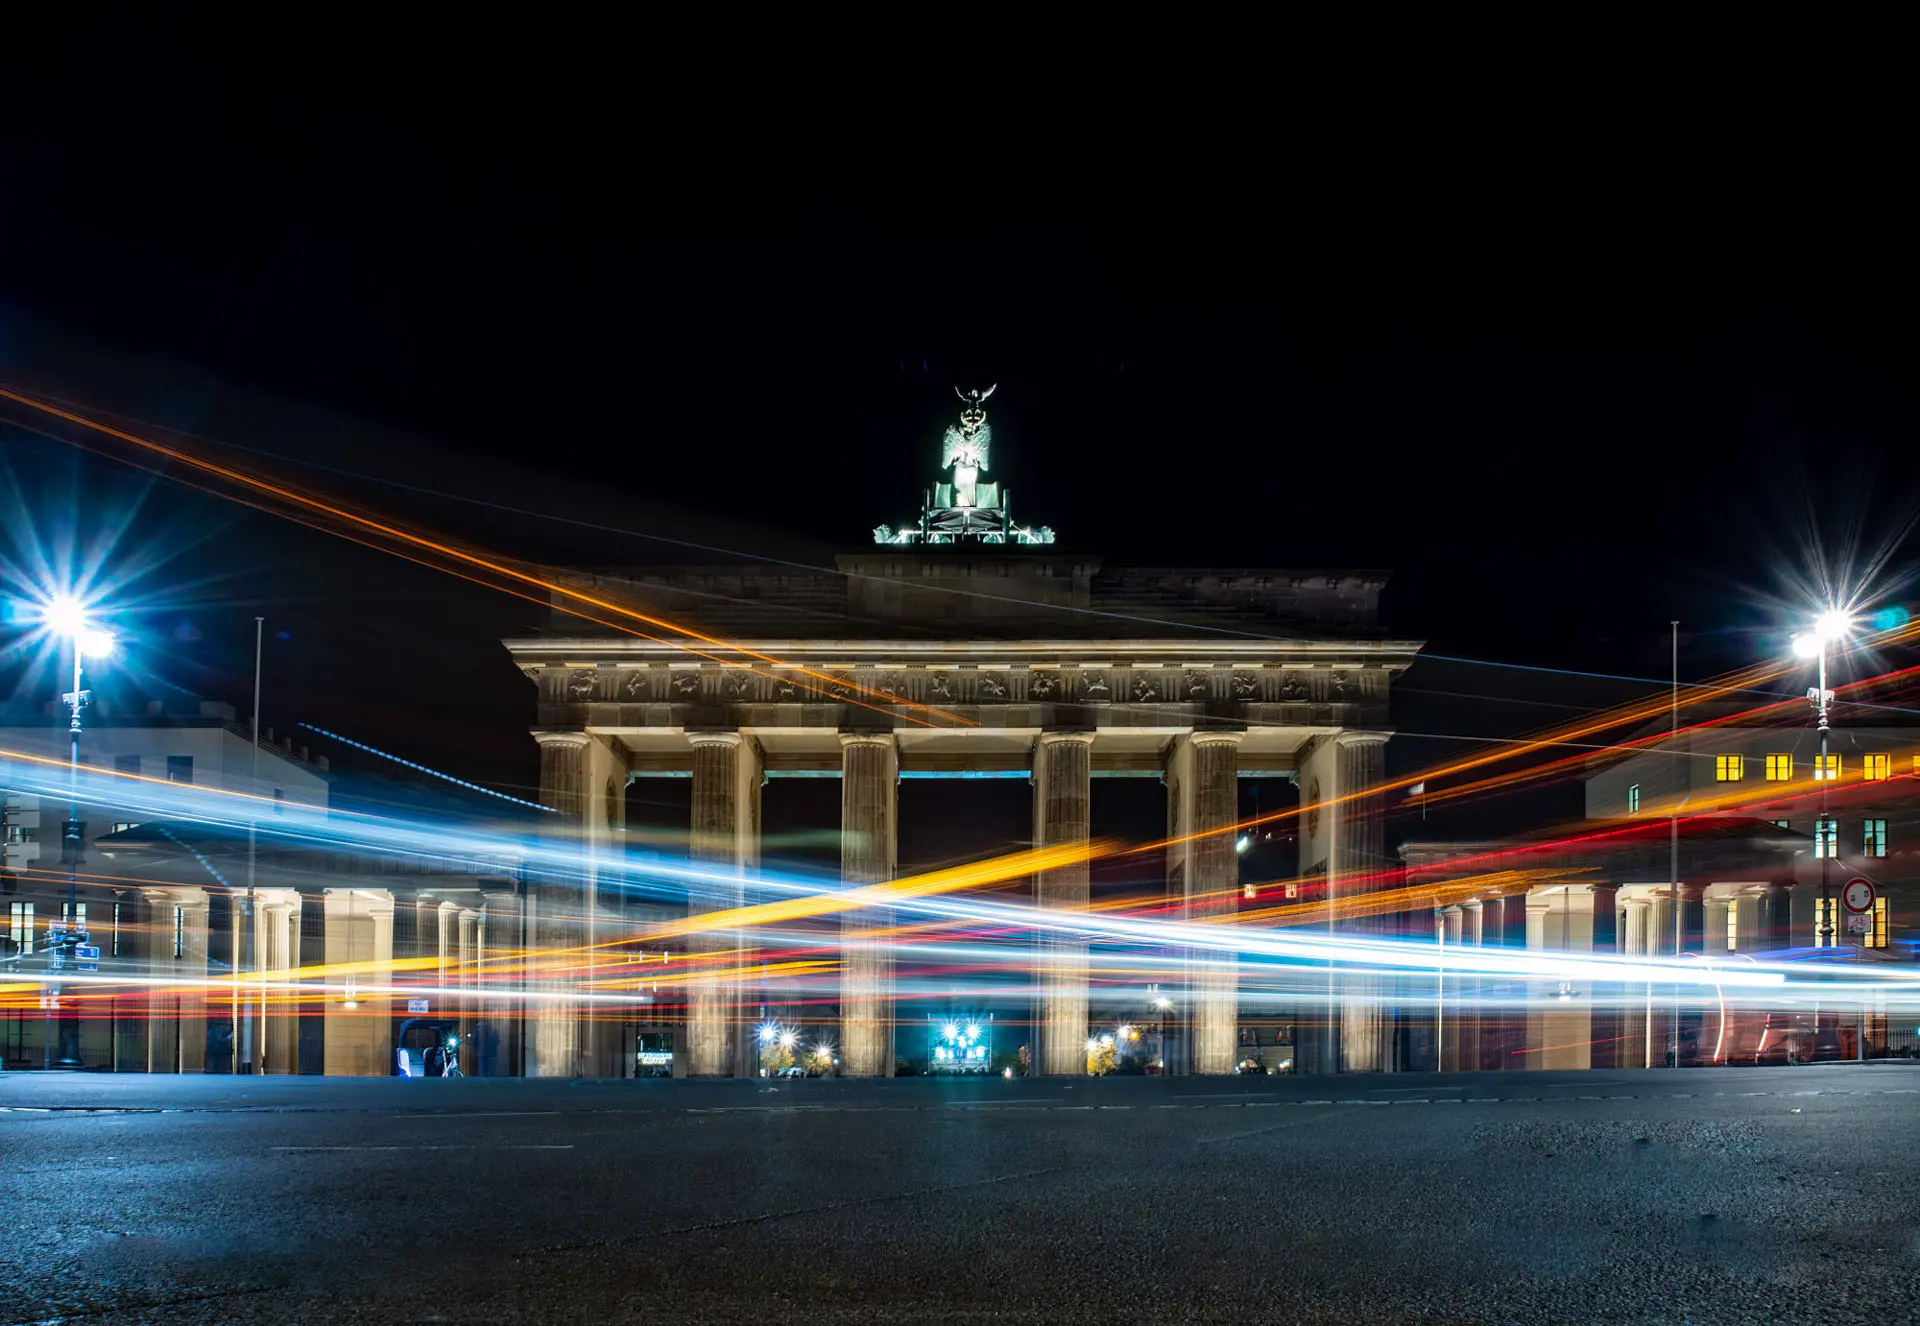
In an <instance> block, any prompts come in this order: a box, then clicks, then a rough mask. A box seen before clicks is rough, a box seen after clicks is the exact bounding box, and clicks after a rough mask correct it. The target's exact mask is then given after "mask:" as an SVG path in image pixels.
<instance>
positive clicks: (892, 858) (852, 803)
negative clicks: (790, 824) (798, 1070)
mask: <svg viewBox="0 0 1920 1326" xmlns="http://www.w3.org/2000/svg"><path fill="white" fill-rule="evenodd" d="M899 781H900V756H899V751H898V749H897V748H896V747H895V745H894V739H893V736H892V734H890V733H864V732H861V733H855V732H843V733H841V734H840V879H841V882H842V883H843V884H845V885H846V886H847V887H848V888H857V887H859V886H860V885H863V884H877V883H880V882H881V881H883V880H889V879H892V878H893V877H894V874H895V873H896V870H897V866H898V853H899V834H898V823H897V821H898V814H897V805H896V798H897V796H898V791H899ZM892 915H893V913H892V912H891V911H890V910H887V909H885V908H876V907H865V908H859V909H857V910H851V911H845V912H842V913H841V914H840V937H841V941H842V943H841V950H840V1071H841V1072H842V1073H843V1074H844V1075H845V1076H847V1077H892V1076H893V1058H894V1050H893V949H892V946H891V945H892V941H891V940H888V939H879V940H876V939H873V938H872V937H871V936H870V933H869V932H871V931H874V930H882V929H885V928H886V927H887V926H888V924H889V923H890V921H891V919H892Z"/></svg>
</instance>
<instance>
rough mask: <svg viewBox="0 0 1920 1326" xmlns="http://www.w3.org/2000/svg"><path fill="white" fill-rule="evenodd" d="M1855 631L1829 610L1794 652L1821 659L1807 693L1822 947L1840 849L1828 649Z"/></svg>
mask: <svg viewBox="0 0 1920 1326" xmlns="http://www.w3.org/2000/svg"><path fill="white" fill-rule="evenodd" d="M1852 629H1853V618H1852V617H1851V616H1849V615H1848V614H1847V613H1845V612H1843V611H1841V610H1840V609H1838V608H1829V609H1827V610H1826V611H1825V612H1822V613H1821V614H1820V615H1819V616H1817V617H1815V618H1814V619H1813V629H1812V630H1810V631H1807V632H1806V633H1805V634H1802V635H1796V636H1794V637H1793V652H1794V654H1795V655H1797V656H1798V657H1800V658H1808V659H1814V660H1817V664H1818V669H1819V671H1818V684H1817V685H1815V686H1814V687H1812V689H1810V690H1808V692H1807V703H1809V704H1811V705H1812V706H1813V712H1814V717H1815V720H1816V726H1817V729H1818V731H1819V733H1820V757H1819V758H1820V762H1819V764H1817V765H1816V766H1814V771H1813V776H1814V779H1815V780H1816V781H1817V782H1819V784H1820V817H1819V818H1818V819H1817V820H1815V821H1814V826H1813V850H1814V854H1815V855H1817V856H1818V857H1819V858H1820V940H1821V947H1823V948H1825V947H1829V946H1831V945H1832V944H1833V943H1834V933H1833V919H1834V918H1833V896H1832V892H1831V887H1830V883H1829V880H1828V873H1829V866H1828V864H1827V863H1828V862H1829V861H1830V860H1832V850H1831V849H1832V848H1836V847H1838V846H1839V843H1838V838H1839V835H1838V834H1835V835H1834V836H1833V837H1834V841H1833V842H1832V843H1831V844H1829V843H1828V841H1827V840H1826V834H1827V828H1828V824H1827V784H1828V783H1830V782H1832V781H1833V779H1832V778H1831V777H1830V776H1829V766H1828V763H1827V732H1828V728H1829V723H1828V713H1829V710H1830V709H1831V707H1832V705H1833V692H1832V691H1830V690H1828V689H1827V650H1828V648H1829V647H1830V646H1832V645H1835V644H1838V643H1840V642H1841V641H1843V640H1845V639H1846V638H1847V634H1848V632H1850V631H1851V630H1852Z"/></svg>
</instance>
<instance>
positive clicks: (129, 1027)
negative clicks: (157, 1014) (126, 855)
mask: <svg viewBox="0 0 1920 1326" xmlns="http://www.w3.org/2000/svg"><path fill="white" fill-rule="evenodd" d="M117 906H118V907H119V920H118V927H119V928H118V931H117V936H118V941H119V951H118V952H117V953H115V954H114V955H113V956H114V957H115V958H116V959H117V961H116V962H115V963H114V967H115V968H117V969H118V970H121V971H128V972H142V971H151V970H152V968H151V966H150V963H149V957H150V955H151V954H152V952H153V905H152V904H151V903H149V902H148V901H147V898H146V895H144V894H143V893H141V892H140V891H139V890H138V889H129V890H127V891H126V892H125V893H122V894H120V895H119V902H118V904H117ZM101 966H102V968H103V969H104V968H105V966H106V964H105V963H102V964H101ZM157 993H158V992H157V989H156V987H154V986H151V985H149V986H147V987H146V988H145V989H144V990H142V989H139V988H138V987H135V989H133V990H132V991H129V992H128V993H126V994H121V995H116V996H115V997H114V1000H113V1008H114V1031H115V1035H114V1050H113V1066H114V1070H115V1071H116V1072H121V1073H138V1072H142V1071H145V1070H147V1068H148V1063H147V1033H146V1024H147V1021H148V1019H149V1017H151V1016H152V1010H153V1007H154V1001H155V998H156V996H157Z"/></svg>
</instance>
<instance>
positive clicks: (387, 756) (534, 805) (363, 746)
mask: <svg viewBox="0 0 1920 1326" xmlns="http://www.w3.org/2000/svg"><path fill="white" fill-rule="evenodd" d="M298 726H300V727H303V728H305V729H306V730H307V731H309V732H318V733H319V734H320V735H321V736H323V737H326V738H328V739H330V740H332V741H338V742H343V743H345V744H346V745H349V746H352V747H353V748H354V749H355V750H363V751H365V752H367V754H369V755H378V756H379V757H380V758H381V759H383V760H392V761H393V762H394V763H395V764H403V765H405V766H406V767H407V768H409V769H418V770H419V771H420V772H421V773H423V774H431V775H432V776H433V777H435V778H440V779H444V780H445V781H447V782H449V783H452V784H454V785H455V786H456V787H464V788H466V789H467V790H468V791H470V792H481V793H484V794H485V795H487V796H490V797H498V798H500V800H502V801H511V802H512V803H513V804H514V805H516V806H525V807H527V808H528V809H529V810H538V811H542V812H544V813H546V814H548V815H558V814H559V813H560V812H559V811H557V810H555V809H554V808H553V807H552V806H543V805H541V804H540V803H539V802H538V801H523V800H521V799H520V798H519V797H510V796H508V795H507V794H506V793H505V792H496V791H494V790H493V789H492V788H490V787H482V786H480V784H478V783H469V782H468V781H467V780H466V779H464V778H455V777H454V776H453V775H452V774H449V773H441V772H440V771H439V770H438V769H429V768H428V767H427V766H426V765H424V764H415V763H414V762H413V761H412V760H403V759H401V758H400V757H399V756H398V755H394V754H392V753H391V752H388V751H383V750H381V749H380V748H379V747H377V746H369V745H367V743H366V742H364V741H355V740H354V739H353V738H352V737H343V736H341V735H340V734H339V733H338V732H329V731H327V730H326V729H325V728H323V727H315V726H314V725H313V724H312V723H301V724H299V725H298Z"/></svg>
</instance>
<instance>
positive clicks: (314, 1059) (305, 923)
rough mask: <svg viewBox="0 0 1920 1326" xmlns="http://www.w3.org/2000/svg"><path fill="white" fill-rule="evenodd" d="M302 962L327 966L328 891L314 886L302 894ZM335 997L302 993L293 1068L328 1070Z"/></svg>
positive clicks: (316, 1073) (316, 1071) (309, 1073)
mask: <svg viewBox="0 0 1920 1326" xmlns="http://www.w3.org/2000/svg"><path fill="white" fill-rule="evenodd" d="M298 943H299V949H300V965H301V966H302V967H324V966H325V965H326V963H327V895H326V891H325V890H324V889H314V890H312V891H310V892H303V893H301V895H300V937H299V940H298ZM333 1003H334V1000H333V998H332V996H329V995H316V996H314V997H313V998H306V997H302V998H301V1000H300V1002H299V1004H298V1013H299V1023H300V1029H299V1032H298V1033H297V1037H298V1045H297V1047H296V1049H295V1051H294V1054H295V1065H294V1071H295V1072H296V1073H300V1074H302V1075H305V1076H310V1077H318V1076H320V1075H321V1074H323V1073H325V1072H326V1071H327V1012H328V1009H329V1008H331V1007H332V1005H333Z"/></svg>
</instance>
